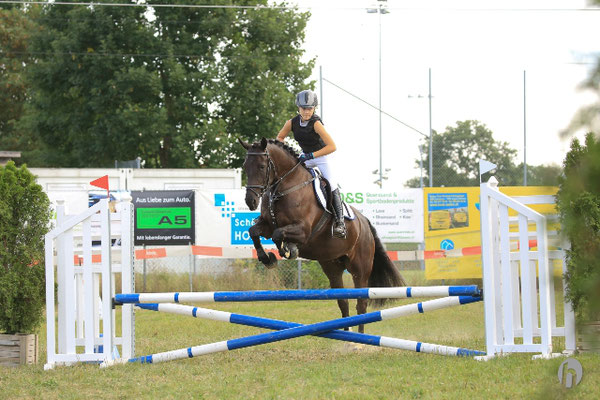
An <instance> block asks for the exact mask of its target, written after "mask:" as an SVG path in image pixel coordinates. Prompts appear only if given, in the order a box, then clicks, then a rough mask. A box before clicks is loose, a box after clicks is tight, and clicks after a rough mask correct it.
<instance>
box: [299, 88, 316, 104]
mask: <svg viewBox="0 0 600 400" xmlns="http://www.w3.org/2000/svg"><path fill="white" fill-rule="evenodd" d="M317 104H319V99H318V98H317V94H316V93H315V92H313V91H312V90H303V91H301V92H300V93H298V94H297V95H296V105H297V106H298V107H316V106H317Z"/></svg>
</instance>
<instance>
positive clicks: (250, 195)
mask: <svg viewBox="0 0 600 400" xmlns="http://www.w3.org/2000/svg"><path fill="white" fill-rule="evenodd" d="M238 140H239V142H240V144H241V145H242V146H244V148H245V149H246V160H245V161H244V165H243V167H244V171H245V172H246V176H247V177H248V184H247V185H246V205H247V206H248V208H250V210H256V207H258V202H259V200H260V197H261V196H262V194H263V193H264V191H265V190H266V189H267V187H268V185H269V181H270V178H271V174H272V173H273V172H274V168H273V161H272V160H271V159H270V158H269V153H268V152H267V144H268V142H267V139H265V138H262V140H261V141H260V142H258V143H253V144H248V143H246V142H244V141H243V140H241V139H238Z"/></svg>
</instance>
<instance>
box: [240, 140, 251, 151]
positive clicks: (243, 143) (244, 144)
mask: <svg viewBox="0 0 600 400" xmlns="http://www.w3.org/2000/svg"><path fill="white" fill-rule="evenodd" d="M238 142H240V144H241V145H242V146H243V147H244V148H245V149H246V150H248V149H249V148H250V145H249V144H248V143H246V142H244V141H243V140H242V139H241V138H238Z"/></svg>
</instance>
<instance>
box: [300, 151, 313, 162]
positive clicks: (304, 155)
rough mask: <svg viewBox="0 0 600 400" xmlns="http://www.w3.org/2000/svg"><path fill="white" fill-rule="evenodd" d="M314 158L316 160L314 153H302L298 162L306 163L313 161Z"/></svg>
mask: <svg viewBox="0 0 600 400" xmlns="http://www.w3.org/2000/svg"><path fill="white" fill-rule="evenodd" d="M313 158H315V156H314V155H313V153H302V154H300V157H298V161H300V162H304V161H306V160H312V159H313Z"/></svg>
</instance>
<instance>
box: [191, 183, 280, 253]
mask: <svg viewBox="0 0 600 400" xmlns="http://www.w3.org/2000/svg"><path fill="white" fill-rule="evenodd" d="M197 194H198V214H197V217H198V218H197V220H198V227H197V234H198V236H197V238H198V244H201V245H203V246H217V247H228V246H252V240H251V239H250V234H249V233H248V228H250V227H251V226H252V225H253V223H254V219H256V218H258V217H259V216H260V212H259V210H258V209H257V210H255V211H250V209H249V208H248V206H246V203H245V201H244V197H245V196H246V190H245V189H215V190H202V191H198V192H197ZM261 243H262V244H263V245H266V246H267V247H273V246H275V244H274V243H273V241H272V240H270V239H265V238H261Z"/></svg>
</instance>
